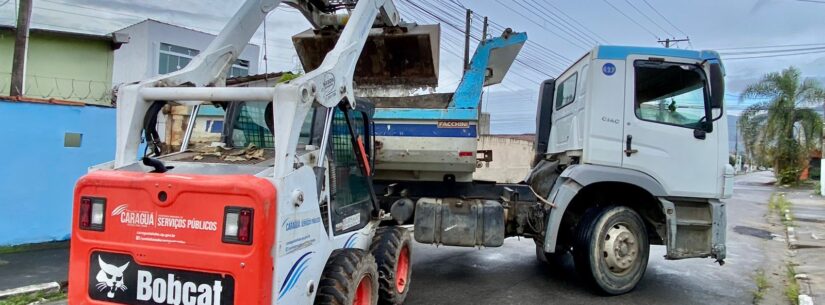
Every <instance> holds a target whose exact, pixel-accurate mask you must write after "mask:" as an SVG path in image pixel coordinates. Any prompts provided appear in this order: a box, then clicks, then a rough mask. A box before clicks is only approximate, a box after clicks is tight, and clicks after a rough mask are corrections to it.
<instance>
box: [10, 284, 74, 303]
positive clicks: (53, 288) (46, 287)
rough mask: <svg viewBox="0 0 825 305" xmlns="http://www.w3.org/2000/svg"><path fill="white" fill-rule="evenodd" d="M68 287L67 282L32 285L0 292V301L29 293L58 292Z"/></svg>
mask: <svg viewBox="0 0 825 305" xmlns="http://www.w3.org/2000/svg"><path fill="white" fill-rule="evenodd" d="M67 286H68V283H67V282H62V283H60V282H49V283H42V284H34V285H29V286H23V287H18V288H12V289H6V290H2V291H0V300H3V299H7V298H10V297H13V296H18V295H24V294H31V293H38V292H42V293H48V292H58V291H60V290H61V289H63V288H65V287H67Z"/></svg>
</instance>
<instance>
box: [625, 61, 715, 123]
mask: <svg viewBox="0 0 825 305" xmlns="http://www.w3.org/2000/svg"><path fill="white" fill-rule="evenodd" d="M634 69H635V72H636V80H635V84H636V90H635V96H636V97H635V102H634V105H635V107H634V112H635V113H636V117H638V118H639V119H642V120H645V121H651V122H657V123H662V124H667V125H675V126H680V127H687V128H696V127H697V126H698V125H699V123H700V121H701V120H702V118H703V117H704V116H705V99H706V98H707V96H706V90H705V80H706V78H705V74H704V72H703V71H702V69H701V68H699V67H698V66H695V65H689V64H678V63H664V62H657V61H646V60H639V61H636V62H635V63H634Z"/></svg>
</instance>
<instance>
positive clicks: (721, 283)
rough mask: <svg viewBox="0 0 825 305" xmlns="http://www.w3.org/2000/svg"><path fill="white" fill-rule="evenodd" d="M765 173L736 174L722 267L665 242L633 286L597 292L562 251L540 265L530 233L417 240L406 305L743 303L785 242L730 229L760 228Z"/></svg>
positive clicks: (764, 209)
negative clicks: (491, 240)
mask: <svg viewBox="0 0 825 305" xmlns="http://www.w3.org/2000/svg"><path fill="white" fill-rule="evenodd" d="M770 180H771V178H770V174H769V173H755V174H750V175H746V176H741V177H737V184H736V189H735V196H734V198H731V199H729V200H726V202H727V203H728V205H727V209H728V235H727V237H728V243H727V246H728V259H727V260H726V264H725V265H724V266H721V267H720V266H719V265H718V264H714V262H713V260H711V259H690V260H683V261H665V260H664V259H663V258H662V256H663V255H664V251H665V249H664V247H663V246H654V247H652V248H651V255H650V264H649V266H648V270H647V274H646V276H645V277H644V279H643V280H642V282H641V283H640V284H639V286H638V288H637V289H636V290H635V291H633V292H631V293H629V294H626V295H623V296H618V297H602V296H598V295H595V294H593V293H592V292H591V291H589V290H588V289H586V288H585V287H583V286H582V285H581V284H580V283H579V280H578V278H577V277H576V274H575V272H574V270H573V267H572V264H571V263H570V259H569V257H568V260H567V261H568V264H566V266H565V267H564V268H563V270H562V271H561V272H558V273H553V272H549V271H545V269H544V268H543V266H542V265H541V264H539V263H538V262H537V261H536V259H535V254H534V246H533V241H532V240H530V239H521V240H517V239H508V240H507V241H506V242H505V245H504V246H503V247H501V248H491V249H484V250H476V249H465V248H451V247H440V248H435V247H433V246H428V245H421V244H418V245H416V247H415V248H414V251H415V252H414V255H415V256H414V258H413V272H414V275H413V282H412V286H411V289H412V290H411V292H410V296H409V297H408V299H407V302H406V303H405V304H406V305H424V304H468V305H469V304H472V305H482V304H491V305H492V304H496V305H500V304H703V305H706V304H750V303H751V299H752V291H753V290H754V289H755V285H754V284H753V279H752V275H753V272H754V270H756V269H757V268H759V267H760V266H761V265H762V264H765V263H766V260H767V258H766V257H765V255H764V253H766V251H782V249H783V247H784V243H782V242H777V241H772V240H767V239H764V238H759V237H754V236H750V235H743V234H739V233H736V232H734V228H736V227H739V229H737V231H743V230H742V228H744V227H747V228H755V229H766V224H765V221H764V214H765V213H766V212H767V202H768V198H769V197H770V194H771V191H772V188H771V187H769V186H764V185H763V182H766V181H770ZM745 231H754V232H762V231H758V230H745ZM755 235H758V234H755Z"/></svg>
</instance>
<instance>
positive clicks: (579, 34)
mask: <svg viewBox="0 0 825 305" xmlns="http://www.w3.org/2000/svg"><path fill="white" fill-rule="evenodd" d="M513 2H514V3H516V4H517V5H518V6H521V7H522V8H524V10H525V11H527V12H528V13H532V14H533V15H536V16H537V17H539V18H540V19H541V20H543V21H544V22H545V23H550V24H553V25H554V26H556V28H558V29H559V30H562V31H563V32H565V33H567V34H568V35H570V37H573V38H576V39H578V40H579V41H581V42H584V44H585V46H592V45H593V44H594V43H595V44H598V43H599V41H598V39H594V38H592V37H590V36H589V35H587V33H583V32H580V31H578V30H576V29H575V28H574V27H573V26H572V25H571V24H570V23H568V22H566V21H565V20H564V19H562V18H561V17H559V16H558V15H556V14H555V13H553V12H552V11H549V10H544V7H542V6H541V5H537V6H535V7H536V8H538V9H539V10H543V11H542V12H546V13H549V14H550V15H552V16H554V17H556V18H558V21H559V22H561V23H564V24H557V23H555V22H554V21H555V19H552V18H548V17H545V16H542V15H543V14H542V13H541V12H534V11H531V10H530V8H528V7H525V6H524V5H522V4H520V3H518V1H513ZM571 32H576V33H571ZM580 37H584V38H587V39H589V40H591V41H587V40H584V39H580Z"/></svg>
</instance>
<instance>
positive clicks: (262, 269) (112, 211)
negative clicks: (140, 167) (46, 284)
mask: <svg viewBox="0 0 825 305" xmlns="http://www.w3.org/2000/svg"><path fill="white" fill-rule="evenodd" d="M81 198H94V199H93V200H97V201H94V202H101V201H100V199H104V200H105V204H104V208H103V225H102V227H103V228H102V230H100V229H99V228H98V229H99V230H87V229H81V228H80V220H79V219H80V217H81V216H80V213H81V203H80V202H81ZM87 203H88V200H87ZM238 208H240V209H244V210H245V211H249V209H252V220H251V223H252V227H251V228H252V229H251V231H250V232H249V239H250V241H249V242H247V243H248V244H245V243H243V242H240V243H239V242H238V241H234V243H233V241H232V240H231V239H230V240H227V239H226V238H225V236H224V232H225V226H226V222H227V220H226V218H229V217H226V215H227V211H230V210H232V209H238ZM73 210H74V212H73V225H72V241H71V258H70V265H69V283H71V285H70V286H69V303H70V304H73V305H74V304H112V303H115V304H271V300H272V296H271V294H272V292H271V289H272V275H273V272H274V267H273V261H272V256H271V254H270V251H271V249H272V245H273V243H274V241H275V232H274V228H275V226H276V224H274V222H275V219H276V218H275V216H276V215H275V213H276V212H275V211H276V191H275V188H274V187H273V185H272V183H271V182H269V181H268V180H265V179H262V178H258V177H254V176H250V175H225V176H201V175H175V174H169V173H166V174H153V173H140V172H127V171H97V172H92V173H89V174H88V175H86V176H84V177H83V178H81V179H80V180H79V181H78V183H77V187H76V188H75V195H74V209H73ZM98 215H99V214H98ZM236 215H237V214H236ZM98 219H99V218H98Z"/></svg>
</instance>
